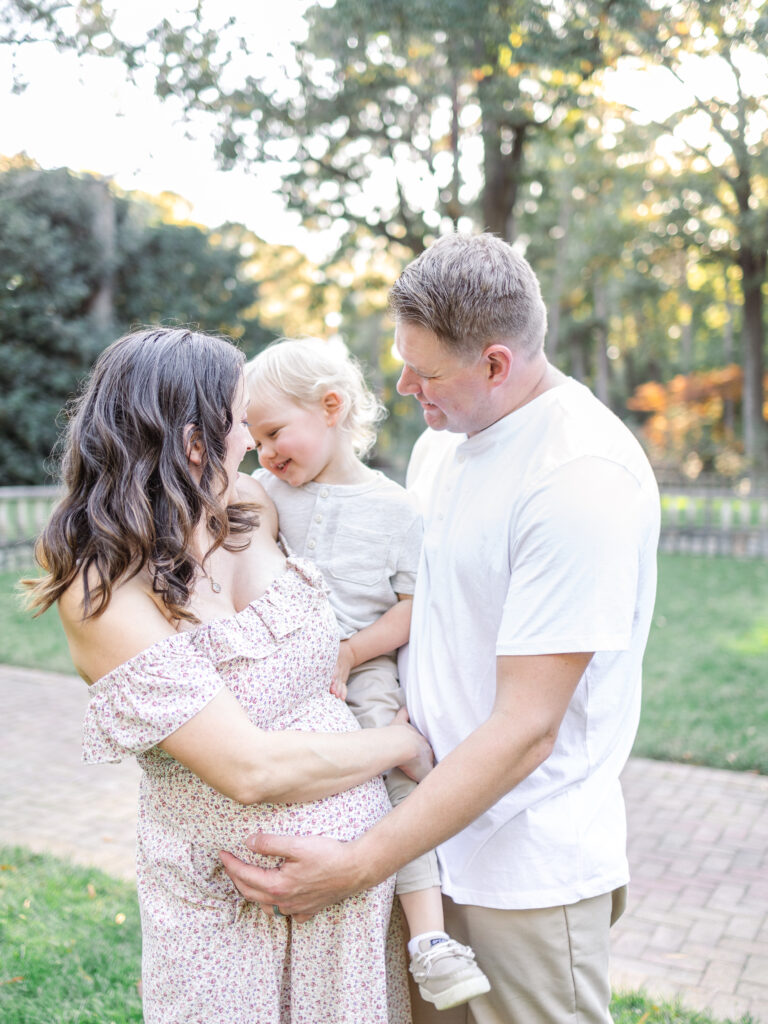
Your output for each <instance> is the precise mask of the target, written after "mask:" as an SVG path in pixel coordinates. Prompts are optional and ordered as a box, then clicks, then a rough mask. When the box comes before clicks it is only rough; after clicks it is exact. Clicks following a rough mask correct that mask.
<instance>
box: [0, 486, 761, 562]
mask: <svg viewBox="0 0 768 1024" xmlns="http://www.w3.org/2000/svg"><path fill="white" fill-rule="evenodd" d="M58 495H59V492H58V490H57V488H55V487H0V571H7V570H14V569H29V568H30V567H31V566H32V564H33V557H32V552H33V549H34V543H35V537H36V536H37V535H38V534H39V533H40V531H41V529H42V528H43V526H44V525H45V522H46V520H47V518H48V516H49V515H50V512H51V509H52V508H53V506H54V504H55V502H56V499H57V498H58ZM660 548H661V550H662V551H670V552H679V553H681V554H697V555H730V556H732V557H734V558H768V494H757V495H737V494H734V493H733V492H729V491H722V490H721V491H714V490H712V489H711V488H702V489H701V490H694V489H686V490H685V492H683V491H679V492H675V493H670V492H667V491H664V492H662V496H661V541H660Z"/></svg>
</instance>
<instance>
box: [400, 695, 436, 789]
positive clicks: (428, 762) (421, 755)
mask: <svg viewBox="0 0 768 1024" xmlns="http://www.w3.org/2000/svg"><path fill="white" fill-rule="evenodd" d="M393 726H397V727H399V728H402V727H403V726H405V728H407V729H408V730H410V732H412V733H413V735H414V739H417V745H416V753H415V754H414V756H413V757H412V758H410V760H408V761H406V762H405V764H401V765H400V766H399V767H400V770H401V771H402V772H405V774H406V775H407V776H408V778H409V779H413V781H414V782H421V780H422V779H423V778H425V776H427V775H428V774H429V773H430V772H431V771H432V769H433V768H434V766H435V755H434V754H433V753H432V747H430V745H429V744H428V743H427V741H426V740H425V739H424V737H423V736H422V735H421V733H420V732H419V731H418V729H414V727H413V726H412V725H410V723H409V721H408V711H407V710H406V708H400V710H399V711H398V712H397V714H396V715H395V717H394V718H393V719H392V726H390V728H391V727H393Z"/></svg>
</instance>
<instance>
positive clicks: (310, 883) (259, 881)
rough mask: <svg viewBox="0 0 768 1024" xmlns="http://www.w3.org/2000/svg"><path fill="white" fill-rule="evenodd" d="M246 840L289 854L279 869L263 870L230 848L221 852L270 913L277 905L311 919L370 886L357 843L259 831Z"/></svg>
mask: <svg viewBox="0 0 768 1024" xmlns="http://www.w3.org/2000/svg"><path fill="white" fill-rule="evenodd" d="M245 842H246V845H247V846H248V848H249V849H251V850H253V851H254V852H255V853H261V854H265V855H267V856H270V857H282V858H283V863H282V864H281V865H280V867H279V868H260V867H257V866H256V865H255V864H246V863H245V862H244V861H242V860H239V859H238V858H237V857H233V856H232V854H231V853H227V852H226V851H225V850H221V851H220V853H219V856H220V857H221V861H222V863H223V865H224V869H225V870H226V872H227V874H228V875H229V877H230V878H231V879H232V881H233V882H234V884H235V886H236V887H237V889H238V891H239V892H240V894H241V896H243V897H244V898H245V899H247V900H250V901H251V902H252V903H261V904H263V905H264V907H265V909H268V910H269V912H271V911H272V908H273V907H275V906H277V907H279V908H280V912H281V913H283V914H285V915H291V916H293V917H295V918H296V920H297V921H299V922H301V921H306V920H307V918H309V917H312V915H313V914H316V913H317V912H318V911H319V910H322V909H323V907H327V906H330V905H331V904H332V903H338V902H339V901H340V900H343V899H345V897H347V896H351V895H352V894H353V893H356V892H360V891H361V890H362V889H366V888H368V887H369V883H367V882H366V880H365V878H364V874H363V871H362V865H360V864H358V863H356V860H357V858H356V856H355V849H354V842H350V843H342V842H339V841H338V840H336V839H328V838H327V837H325V836H312V837H310V838H302V837H298V836H274V835H267V834H259V833H257V834H255V835H250V836H248V838H247V839H246V841H245Z"/></svg>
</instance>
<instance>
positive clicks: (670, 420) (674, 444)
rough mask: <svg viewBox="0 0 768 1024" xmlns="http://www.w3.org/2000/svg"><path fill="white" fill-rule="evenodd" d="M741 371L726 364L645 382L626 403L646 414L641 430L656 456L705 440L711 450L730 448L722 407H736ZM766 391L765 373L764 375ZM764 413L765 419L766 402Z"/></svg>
mask: <svg viewBox="0 0 768 1024" xmlns="http://www.w3.org/2000/svg"><path fill="white" fill-rule="evenodd" d="M743 377H744V375H743V372H742V369H741V367H740V366H738V365H736V364H735V363H734V364H731V365H729V366H723V367H720V368H718V369H715V370H706V371H702V372H699V373H689V374H687V375H685V374H678V375H677V376H676V377H673V378H672V380H670V381H668V382H667V383H666V384H662V383H659V382H658V381H654V380H652V381H648V382H647V383H645V384H641V385H639V387H637V388H635V392H634V394H633V395H632V396H631V398H629V399H628V400H627V408H629V409H631V410H632V411H633V412H643V413H648V414H649V416H648V419H647V420H646V421H645V423H644V424H643V427H642V431H643V434H644V435H645V437H646V439H647V441H648V442H649V444H650V445H651V446H652V447H653V448H654V449H656V451H657V452H658V453H659V454H662V455H666V456H672V457H680V456H683V455H685V453H686V452H687V451H690V450H693V449H696V448H697V446H699V445H701V444H702V442H704V441H708V442H710V443H711V444H712V445H713V446H714V447H719V446H721V445H724V444H725V445H733V443H734V439H733V437H729V436H728V429H727V427H726V424H725V419H724V411H725V403H726V402H733V403H736V404H738V403H740V402H741V397H742V389H743ZM765 387H766V389H768V374H766V377H765ZM763 412H764V415H765V416H766V417H768V401H766V403H765V405H764V407H763Z"/></svg>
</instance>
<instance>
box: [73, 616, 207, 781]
mask: <svg viewBox="0 0 768 1024" xmlns="http://www.w3.org/2000/svg"><path fill="white" fill-rule="evenodd" d="M184 640H185V638H184V634H179V635H178V636H173V637H169V638H167V639H166V640H161V641H160V642H159V643H157V644H155V645H154V646H153V647H151V648H149V650H147V651H144V652H143V653H141V654H138V655H136V657H134V658H131V659H130V660H129V661H127V662H125V663H124V664H123V665H120V666H118V667H117V668H116V669H114V670H113V671H112V672H110V673H109V674H108V675H106V676H104V677H103V678H102V679H100V680H99V681H98V682H96V683H94V684H93V686H92V687H91V688H90V702H89V704H88V708H87V710H86V715H85V724H84V727H83V760H84V761H86V762H88V763H89V764H98V763H102V762H115V761H122V759H123V758H124V757H126V756H128V755H130V754H139V753H142V752H143V751H145V750H148V749H149V748H150V747H154V746H155V745H156V744H157V743H159V742H160V741H161V740H164V739H165V738H166V736H170V735H171V733H173V732H175V731H176V730H177V729H178V728H180V726H182V725H184V723H185V722H188V721H189V720H190V719H191V718H193V717H194V716H195V715H196V714H197V713H198V711H202V709H203V708H204V707H205V706H206V704H208V703H209V702H210V701H211V700H212V699H213V698H214V697H215V696H216V694H217V693H218V692H219V691H220V690H221V689H222V687H223V685H224V684H223V682H222V679H221V677H220V675H219V673H218V672H217V671H216V668H215V667H214V665H213V663H212V662H211V661H210V660H209V659H208V658H206V657H205V656H204V655H201V654H198V653H197V652H195V651H194V650H193V649H192V648H191V647H190V646H189V644H187V643H185V642H184Z"/></svg>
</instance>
